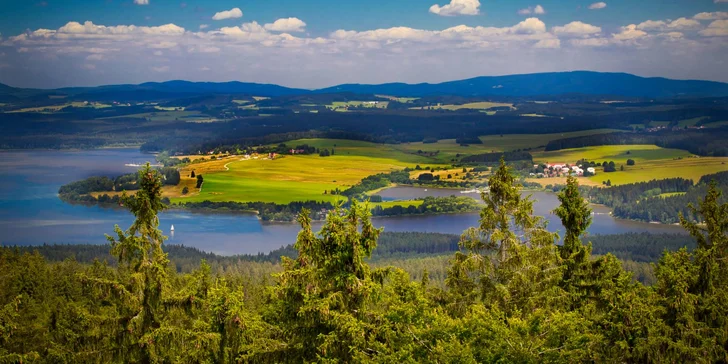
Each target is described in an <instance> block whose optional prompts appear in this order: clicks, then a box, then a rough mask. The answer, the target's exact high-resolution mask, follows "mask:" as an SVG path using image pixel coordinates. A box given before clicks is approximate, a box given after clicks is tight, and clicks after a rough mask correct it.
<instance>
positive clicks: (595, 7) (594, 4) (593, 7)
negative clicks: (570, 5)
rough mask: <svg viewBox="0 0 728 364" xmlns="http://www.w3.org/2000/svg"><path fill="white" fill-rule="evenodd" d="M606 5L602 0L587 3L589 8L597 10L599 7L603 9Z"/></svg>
mask: <svg viewBox="0 0 728 364" xmlns="http://www.w3.org/2000/svg"><path fill="white" fill-rule="evenodd" d="M606 7H607V3H605V2H603V1H600V2H598V3H593V4H591V5H589V9H591V10H599V9H604V8H606Z"/></svg>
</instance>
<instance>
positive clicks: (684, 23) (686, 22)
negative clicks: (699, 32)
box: [667, 18, 701, 30]
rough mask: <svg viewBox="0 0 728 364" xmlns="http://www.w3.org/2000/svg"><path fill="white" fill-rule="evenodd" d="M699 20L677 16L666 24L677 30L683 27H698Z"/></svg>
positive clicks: (683, 28)
mask: <svg viewBox="0 0 728 364" xmlns="http://www.w3.org/2000/svg"><path fill="white" fill-rule="evenodd" d="M700 26H701V25H700V22H699V21H697V20H693V19H688V18H678V19H676V20H673V21H672V22H670V23H669V24H667V27H668V28H670V29H679V30H685V29H696V28H700Z"/></svg>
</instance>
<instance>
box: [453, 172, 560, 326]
mask: <svg viewBox="0 0 728 364" xmlns="http://www.w3.org/2000/svg"><path fill="white" fill-rule="evenodd" d="M481 198H482V199H483V201H484V202H485V207H484V208H483V209H482V211H481V213H480V224H479V225H480V226H479V227H477V228H470V229H468V230H466V231H465V232H464V233H463V235H462V237H461V239H460V243H459V245H460V251H458V252H456V253H455V257H454V259H453V262H452V266H451V267H450V269H449V270H448V277H447V279H446V283H447V286H448V287H449V288H450V289H451V291H452V293H453V294H454V295H455V297H456V298H454V299H453V300H454V303H453V305H454V306H453V307H452V309H454V311H455V312H458V311H460V312H461V313H462V309H463V307H464V306H466V305H468V304H470V303H472V302H473V301H474V300H475V299H480V300H482V301H483V302H485V303H486V304H495V305H498V306H500V307H501V308H502V309H504V310H516V309H521V310H527V309H529V308H533V307H535V306H540V305H543V304H546V302H544V301H540V302H539V297H541V298H543V296H541V295H542V294H544V293H545V292H546V291H549V290H551V289H552V288H553V287H554V285H555V284H556V283H557V282H558V280H559V279H560V272H559V270H558V269H557V268H558V255H557V253H556V247H555V244H554V241H555V239H556V238H557V237H558V235H556V234H553V233H550V232H549V231H548V230H547V229H546V222H545V220H544V219H543V218H542V217H537V216H533V200H531V198H530V196H527V197H522V196H521V193H520V185H518V184H517V182H516V177H515V176H514V175H513V174H512V173H511V171H510V168H509V167H507V166H506V164H505V161H504V160H503V158H501V161H500V166H499V168H498V169H497V170H495V171H494V173H493V174H492V175H491V177H490V179H489V180H488V191H487V192H483V193H481ZM552 296H553V295H552Z"/></svg>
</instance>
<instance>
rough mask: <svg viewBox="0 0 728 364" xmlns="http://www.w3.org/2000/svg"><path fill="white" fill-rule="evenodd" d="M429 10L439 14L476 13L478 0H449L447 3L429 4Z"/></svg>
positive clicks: (478, 4) (478, 9) (477, 12)
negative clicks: (441, 4)
mask: <svg viewBox="0 0 728 364" xmlns="http://www.w3.org/2000/svg"><path fill="white" fill-rule="evenodd" d="M430 12H431V13H433V14H437V15H441V16H456V15H478V14H479V13H480V0H450V3H449V4H446V5H443V6H440V5H438V4H435V5H432V6H430Z"/></svg>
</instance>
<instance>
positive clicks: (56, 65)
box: [0, 17, 728, 87]
mask: <svg viewBox="0 0 728 364" xmlns="http://www.w3.org/2000/svg"><path fill="white" fill-rule="evenodd" d="M678 20H679V19H678ZM693 20H697V19H693ZM718 20H720V19H718ZM718 20H715V21H713V22H708V23H710V24H704V25H703V26H702V27H701V28H696V30H700V29H702V28H705V29H703V32H701V33H698V32H696V31H684V32H683V31H680V30H679V29H677V28H680V27H683V26H685V23H684V21H677V23H675V25H674V28H670V27H669V25H670V24H672V23H674V22H676V21H662V22H663V23H664V24H662V25H660V27H658V28H659V29H658V28H655V29H649V30H644V29H639V28H638V25H636V24H630V25H628V26H625V27H622V28H620V29H619V30H617V31H615V32H613V33H614V34H610V35H607V34H606V32H605V31H604V30H602V29H601V28H599V27H597V26H594V25H590V24H586V23H583V22H578V21H574V22H571V23H568V24H564V25H560V26H555V27H551V26H549V27H548V28H547V26H546V24H545V23H544V22H543V21H541V20H540V19H538V18H536V17H530V18H528V19H525V20H523V21H521V22H518V23H516V24H513V25H511V26H504V27H487V26H467V25H457V26H452V27H449V28H445V29H418V28H411V27H391V28H383V29H370V30H359V31H355V30H349V29H340V30H336V31H334V32H331V33H329V34H327V35H324V36H321V37H311V36H308V35H306V34H305V33H295V32H293V29H294V27H286V28H285V29H286V30H283V28H278V27H277V26H276V27H273V25H274V24H275V22H273V23H270V24H265V25H263V24H259V23H258V22H255V21H251V22H247V23H243V24H238V25H236V26H228V27H220V28H218V27H211V28H212V29H199V30H198V29H197V26H195V29H193V30H186V29H184V28H182V27H179V26H177V25H175V24H166V25H161V26H156V27H150V26H137V25H100V24H94V23H92V22H82V23H79V22H69V23H67V24H65V25H63V26H62V27H60V28H57V29H43V28H41V29H36V30H29V31H26V32H24V33H21V34H19V35H15V36H10V37H8V36H7V35H6V36H5V37H4V38H3V39H0V47H2V49H4V50H5V52H6V53H7V55H6V56H5V57H3V58H2V63H3V64H7V65H9V66H8V67H6V68H7V71H6V69H3V72H0V82H3V81H4V82H3V83H13V84H18V85H23V86H24V87H32V86H44V87H49V86H66V85H69V84H78V81H77V80H79V79H82V78H83V74H82V73H81V72H83V70H82V69H81V68H80V67H81V65H83V64H94V65H95V67H97V70H96V71H95V72H94V73H93V74H94V75H95V76H94V78H93V80H94V81H90V82H98V83H120V82H135V83H136V82H145V81H149V80H161V79H169V78H180V79H191V78H192V79H194V78H197V79H200V80H209V81H222V80H229V79H230V77H231V75H234V77H235V78H236V79H240V80H247V81H252V82H273V83H284V84H287V85H291V86H296V87H314V86H328V85H332V84H338V83H347V82H377V83H378V82H389V81H406V82H425V81H429V82H435V81H443V80H448V79H458V78H466V77H471V76H476V75H483V74H506V73H522V72H524V71H528V72H541V71H554V70H567V69H585V68H586V69H595V70H604V71H624V72H638V73H639V72H640V70H642V72H646V70H656V68H655V67H658V68H660V67H661V68H660V70H659V71H654V73H652V74H651V75H667V76H675V77H681V78H689V77H698V78H706V79H721V80H725V81H728V75H726V74H725V72H724V70H723V68H721V67H724V65H722V66H721V65H720V61H721V60H722V59H728V49H726V47H725V43H724V42H723V41H722V40H720V39H716V38H713V37H718V36H721V35H728V31H726V29H728V25H727V24H724V23H722V22H718ZM279 24H280V23H279ZM640 24H642V23H640ZM642 27H644V26H642ZM663 28H664V29H663ZM608 47H609V48H608ZM600 48H608V49H609V51H608V52H604V51H601V50H600ZM558 49H566V50H561V51H559V50H558ZM222 54H224V55H225V56H224V57H221V56H220V55H222ZM695 54H709V55H711V57H694V55H695ZM51 59H52V60H53V61H52V62H51V61H43V60H51ZM534 59H538V60H539V62H533V60H534ZM664 59H673V60H674V62H661V60H664ZM447 64H458V67H443V65H447ZM165 67H166V68H165ZM203 68H208V70H206V71H204V72H203ZM69 69H71V70H76V73H74V72H57V71H60V70H69ZM435 69H438V70H442V71H441V72H431V70H435ZM665 70H669V72H668V71H665ZM49 71H56V72H55V73H56V74H58V76H57V78H55V79H56V80H58V81H53V80H50V81H49V80H47V79H40V78H34V77H32V76H30V75H33V74H40V73H42V72H49ZM112 71H113V72H112ZM650 72H653V71H650ZM664 72H668V73H664ZM96 75H98V77H96ZM423 75H434V76H423ZM428 77H429V78H428ZM721 77H722V78H721ZM53 82H56V83H55V84H51V85H49V83H53Z"/></svg>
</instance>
